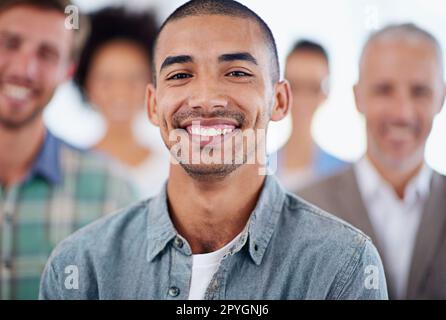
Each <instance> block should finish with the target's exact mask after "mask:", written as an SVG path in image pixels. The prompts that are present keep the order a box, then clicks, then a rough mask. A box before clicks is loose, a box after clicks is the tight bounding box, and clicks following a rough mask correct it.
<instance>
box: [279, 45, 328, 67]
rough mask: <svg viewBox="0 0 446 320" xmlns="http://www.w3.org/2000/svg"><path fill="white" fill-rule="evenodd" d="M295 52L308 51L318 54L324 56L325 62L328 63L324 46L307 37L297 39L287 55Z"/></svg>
mask: <svg viewBox="0 0 446 320" xmlns="http://www.w3.org/2000/svg"><path fill="white" fill-rule="evenodd" d="M297 52H310V53H315V54H319V55H321V56H322V57H323V58H324V60H325V61H326V62H327V64H328V63H329V56H328V53H327V50H325V48H324V47H323V46H322V45H321V44H319V43H317V42H314V41H311V40H307V39H303V40H299V41H297V42H296V43H295V44H294V45H293V48H292V49H291V51H290V53H289V54H288V57H289V56H291V55H292V54H294V53H297Z"/></svg>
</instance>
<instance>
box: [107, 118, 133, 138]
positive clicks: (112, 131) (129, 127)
mask: <svg viewBox="0 0 446 320" xmlns="http://www.w3.org/2000/svg"><path fill="white" fill-rule="evenodd" d="M103 140H110V141H115V142H123V143H125V142H128V141H133V140H134V134H133V123H132V122H131V121H130V122H122V123H108V124H107V131H106V133H105V135H104V138H103Z"/></svg>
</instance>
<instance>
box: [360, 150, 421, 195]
mask: <svg viewBox="0 0 446 320" xmlns="http://www.w3.org/2000/svg"><path fill="white" fill-rule="evenodd" d="M367 158H368V159H369V161H370V162H371V163H372V165H373V166H374V167H375V168H376V170H377V171H378V173H379V174H380V175H381V177H382V178H383V179H384V180H385V181H387V183H389V184H390V185H391V186H392V188H393V189H394V191H395V193H396V194H397V196H398V197H399V198H400V199H404V196H405V190H406V187H407V185H408V184H409V182H410V181H411V180H412V178H413V177H415V176H416V175H417V174H418V173H419V172H420V170H421V168H422V166H423V160H420V161H418V162H417V163H416V164H415V165H412V166H410V167H409V166H408V167H406V168H389V167H387V166H385V165H383V164H381V163H380V162H379V161H377V160H376V159H375V158H374V157H373V155H370V153H367Z"/></svg>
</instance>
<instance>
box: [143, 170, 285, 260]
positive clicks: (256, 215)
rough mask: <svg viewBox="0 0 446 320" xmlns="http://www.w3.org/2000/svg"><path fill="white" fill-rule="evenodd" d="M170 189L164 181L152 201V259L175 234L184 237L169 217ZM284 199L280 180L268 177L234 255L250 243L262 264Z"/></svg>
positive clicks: (250, 248)
mask: <svg viewBox="0 0 446 320" xmlns="http://www.w3.org/2000/svg"><path fill="white" fill-rule="evenodd" d="M166 188H167V183H166V184H164V187H163V188H162V190H161V192H160V193H159V194H158V196H156V197H155V198H153V199H152V200H150V201H149V204H148V240H149V241H148V249H147V260H148V261H151V260H152V259H154V258H155V257H156V256H157V255H158V254H159V253H160V252H161V251H163V250H164V248H165V247H166V246H167V245H168V244H169V243H171V241H172V240H173V239H174V238H175V237H180V238H182V237H181V236H180V235H178V233H177V231H176V230H175V228H174V226H173V223H172V221H171V219H170V216H169V212H168V208H167V192H166V191H167V189H166ZM284 201H285V191H284V190H283V188H282V186H281V185H280V184H279V183H278V182H277V179H276V178H275V177H274V176H272V175H268V176H266V178H265V182H264V185H263V188H262V191H261V193H260V196H259V199H258V201H257V205H256V207H255V209H254V210H253V212H252V214H251V217H250V218H249V221H248V224H247V227H246V228H245V231H244V232H243V234H242V236H241V237H240V239H239V240H238V241H237V242H236V244H235V245H234V247H233V248H232V249H231V250H230V252H231V254H232V253H234V252H238V251H240V250H241V249H242V247H243V246H244V245H245V244H246V243H248V246H249V254H250V256H251V258H252V260H253V261H254V263H256V264H257V265H260V263H261V262H262V259H263V256H264V254H265V251H266V249H267V247H268V244H269V241H270V239H271V236H272V234H273V232H274V229H275V226H276V224H277V221H278V218H279V216H280V213H281V211H282V207H283V203H284ZM183 240H184V239H183ZM185 247H186V248H185V252H186V254H188V255H191V254H192V252H191V250H190V248H189V246H185Z"/></svg>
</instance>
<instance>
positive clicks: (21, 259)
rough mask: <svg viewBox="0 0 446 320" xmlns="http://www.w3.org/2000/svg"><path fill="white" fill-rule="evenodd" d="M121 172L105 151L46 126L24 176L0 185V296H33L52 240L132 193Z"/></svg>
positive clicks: (125, 201)
mask: <svg viewBox="0 0 446 320" xmlns="http://www.w3.org/2000/svg"><path fill="white" fill-rule="evenodd" d="M122 176H123V175H122V174H121V175H119V174H118V173H117V171H116V169H115V167H113V165H112V164H111V162H109V161H106V159H105V157H101V156H99V155H97V154H96V155H95V154H92V153H90V152H84V151H81V150H79V149H76V148H74V147H71V146H69V145H68V144H66V143H64V142H63V141H61V140H60V139H58V138H56V137H55V136H54V135H52V134H51V133H50V132H47V134H46V137H45V141H44V144H43V146H42V149H41V151H40V153H39V155H38V157H37V158H36V161H35V163H34V165H33V167H32V169H31V170H30V173H29V174H28V176H27V178H26V179H25V180H24V182H22V183H20V184H17V185H15V186H12V187H10V188H8V189H6V190H5V189H4V188H1V187H0V289H1V290H0V299H37V297H38V292H39V282H40V275H41V273H42V271H43V268H44V266H45V263H46V261H47V259H48V256H49V254H50V253H51V251H52V249H53V248H54V247H55V246H56V245H57V243H58V242H60V241H61V240H63V239H64V238H66V237H67V236H68V235H70V234H71V233H73V232H74V231H75V230H76V229H79V228H80V227H82V226H84V225H86V224H88V223H90V222H92V221H93V220H95V219H97V218H99V217H101V216H103V215H104V214H107V213H110V212H113V211H115V210H117V209H118V208H121V207H124V206H127V205H128V204H130V203H131V202H132V201H134V200H135V199H136V198H135V192H134V189H133V188H132V186H131V185H130V184H129V183H128V182H127V181H126V180H125V179H124V178H122Z"/></svg>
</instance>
